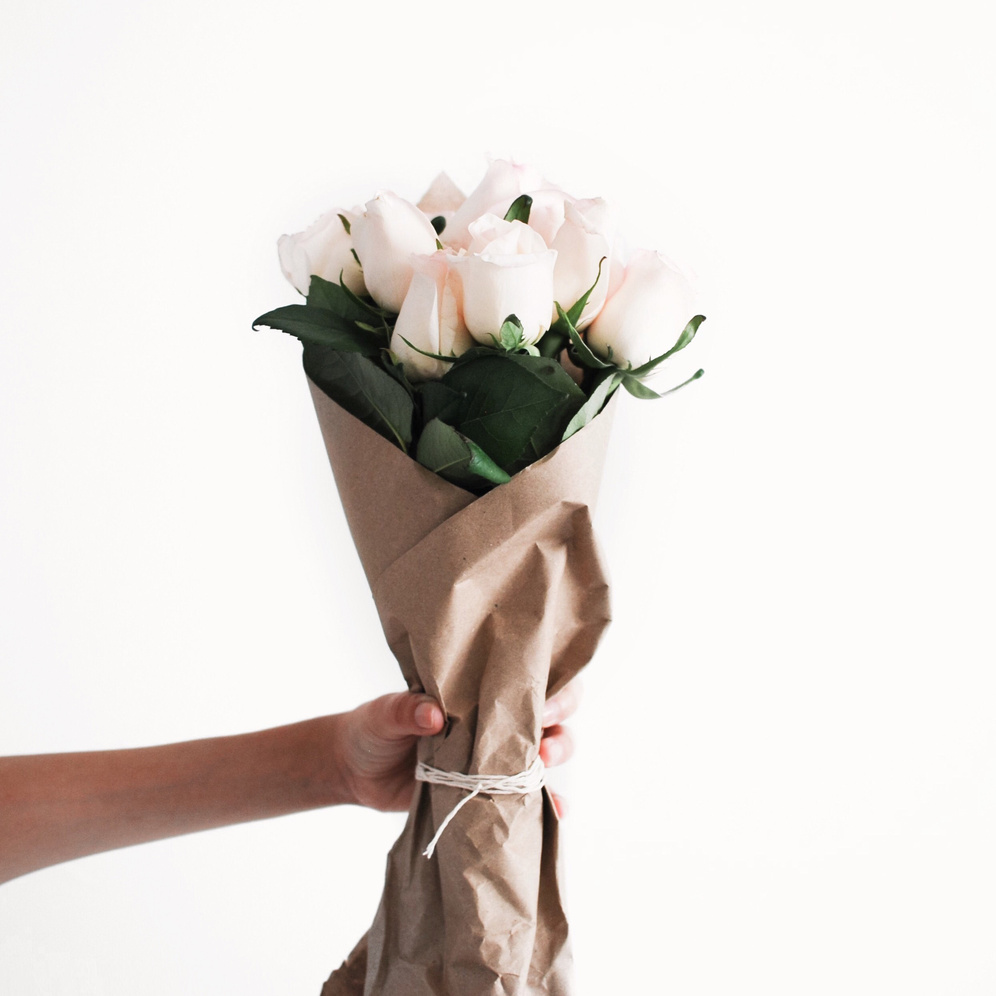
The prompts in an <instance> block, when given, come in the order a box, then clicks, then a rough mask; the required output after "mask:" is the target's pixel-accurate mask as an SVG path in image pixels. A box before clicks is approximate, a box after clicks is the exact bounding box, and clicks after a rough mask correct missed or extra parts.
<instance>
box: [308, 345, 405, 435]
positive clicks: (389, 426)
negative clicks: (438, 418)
mask: <svg viewBox="0 0 996 996" xmlns="http://www.w3.org/2000/svg"><path fill="white" fill-rule="evenodd" d="M304 369H305V371H306V372H307V374H308V376H309V377H310V378H311V379H312V380H313V381H314V382H315V384H317V385H318V387H320V388H321V389H322V390H323V391H324V392H325V393H326V394H327V395H328V396H329V397H330V398H331V399H332V400H333V401H335V402H337V403H338V404H340V405H342V407H343V408H345V409H346V411H348V412H349V413H350V414H352V415H355V416H356V417H357V418H358V419H359V420H360V421H361V422H364V423H365V424H366V425H368V426H370V428H371V429H373V430H374V431H375V432H379V433H380V434H381V435H382V436H383V437H384V438H385V439H389V440H390V441H391V442H392V443H397V445H398V446H400V447H401V449H402V450H404V451H405V452H406V453H407V452H408V446H409V444H410V443H411V441H412V412H413V411H414V408H415V402H414V401H413V400H412V398H411V396H410V395H409V394H408V392H407V391H406V390H405V389H404V387H402V386H401V384H399V383H398V381H397V380H395V378H394V377H392V376H391V375H390V374H388V373H385V372H384V370H382V369H381V368H380V367H379V366H378V365H377V364H376V363H374V362H373V361H372V360H369V359H367V357H365V356H360V355H359V354H358V353H343V352H339V351H338V350H334V349H326V348H323V347H315V346H308V347H306V348H305V350H304Z"/></svg>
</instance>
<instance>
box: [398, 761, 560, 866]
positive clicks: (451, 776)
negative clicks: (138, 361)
mask: <svg viewBox="0 0 996 996" xmlns="http://www.w3.org/2000/svg"><path fill="white" fill-rule="evenodd" d="M415 778H416V780H417V781H420V782H429V783H430V784H432V785H449V786H450V787H451V788H459V789H465V790H466V791H468V792H470V795H467V796H464V797H463V798H462V799H461V800H460V801H459V802H458V803H457V804H456V805H455V806H454V807H453V808H452V809H451V810H450V813H449V815H448V816H447V817H446V819H445V820H443V822H442V823H441V824H440V827H439V829H438V830H437V831H436V836H435V837H433V838H432V840H430V841H429V846H428V847H427V848H426V849H425V850H424V851H423V852H422V853H423V854H424V855H425V856H426V857H427V858H431V857H432V852H433V851H435V849H436V844H437V843H438V842H439V838H440V837H442V835H443V831H444V830H445V829H446V828H447V827H448V826H449V825H450V820H452V819H453V817H454V816H456V814H457V813H459V812H460V810H461V809H463V807H464V806H466V805H467V803H468V802H470V800H471V799H473V798H474V797H475V796H478V795H482V794H483V795H529V794H530V793H531V792H538V791H539V790H540V789H541V788H542V787H543V783H544V780H545V778H546V768H545V766H544V764H543V762H542V761H541V760H540V759H539V757H537V758H536V760H535V761H533V763H532V764H530V765H529V767H528V768H526V770H525V771H520V772H519V773H518V774H517V775H463V774H460V772H458V771H442V770H440V769H439V768H434V767H432V765H430V764H425V763H424V762H422V761H419V763H418V767H416V768H415Z"/></svg>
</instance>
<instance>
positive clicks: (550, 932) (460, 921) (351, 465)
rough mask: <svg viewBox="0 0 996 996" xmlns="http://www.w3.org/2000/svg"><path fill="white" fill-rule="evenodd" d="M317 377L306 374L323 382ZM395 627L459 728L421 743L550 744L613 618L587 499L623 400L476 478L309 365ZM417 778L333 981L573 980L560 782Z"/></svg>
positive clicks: (360, 543)
mask: <svg viewBox="0 0 996 996" xmlns="http://www.w3.org/2000/svg"><path fill="white" fill-rule="evenodd" d="M309 383H310V382H309ZM311 392H312V397H313V399H314V403H315V410H316V412H317V414H318V419H319V423H320V425H321V429H322V436H323V437H324V440H325V445H326V448H327V450H328V454H329V460H330V462H331V464H332V470H333V473H334V474H335V479H336V484H337V486H338V489H339V494H340V497H341V499H342V504H343V507H344V509H345V512H346V517H347V520H348V522H349V527H350V531H351V532H352V535H353V539H354V542H355V543H356V548H357V551H358V552H359V555H360V559H361V561H362V563H363V569H364V571H365V572H366V576H367V580H368V581H369V583H370V589H371V591H372V593H373V597H374V601H375V603H376V606H377V610H378V612H379V614H380V619H381V623H382V625H383V628H384V634H385V636H386V638H387V642H388V644H389V646H390V648H391V650H392V652H393V653H394V655H395V657H397V659H398V662H399V664H400V665H401V670H402V673H403V675H404V678H405V681H406V682H407V683H408V687H409V688H411V689H413V690H424V691H426V692H428V693H429V694H430V695H433V696H434V697H435V698H436V699H438V700H439V702H440V704H441V705H442V707H443V711H444V714H445V716H446V719H447V723H446V727H445V729H444V731H443V732H442V733H441V734H439V735H438V736H436V737H431V738H426V739H423V740H422V741H420V744H419V759H420V760H422V761H424V762H425V763H427V764H429V765H432V766H433V767H435V768H440V769H443V770H445V771H457V772H462V773H467V774H493V775H512V774H516V773H518V772H521V771H524V770H526V769H527V768H528V767H529V765H530V764H531V763H532V762H533V761H534V760H535V758H536V756H537V754H538V751H539V743H540V738H541V734H542V715H543V706H544V703H545V701H546V699H547V698H549V697H550V696H551V695H553V694H555V693H556V692H557V691H558V690H559V689H561V688H563V686H564V685H566V684H567V683H568V682H569V681H570V680H571V678H573V677H574V676H575V675H576V674H577V673H578V671H580V670H581V668H582V667H583V666H584V665H585V664H586V663H587V662H588V661H589V660H590V659H591V656H592V654H593V653H594V651H595V647H596V645H597V643H598V640H599V637H600V636H601V634H602V631H603V630H604V629H605V627H606V625H607V624H608V622H609V600H608V584H607V581H606V577H605V573H604V571H603V568H602V565H601V562H600V558H599V554H598V550H597V547H596V543H595V537H594V534H593V532H592V525H591V511H592V509H593V507H594V503H595V500H596V498H597V494H598V487H599V483H600V480H601V472H602V462H603V456H604V452H605V446H606V442H607V439H608V434H609V429H610V422H611V406H610V411H607V412H603V413H602V414H601V415H599V416H598V417H597V418H595V419H594V420H593V421H592V422H591V423H589V424H588V425H587V426H586V427H585V428H584V429H582V430H581V431H580V432H578V433H576V434H575V435H574V436H572V437H571V438H570V439H569V440H568V441H567V442H566V443H563V444H561V445H560V446H559V447H558V448H557V449H556V450H554V452H553V453H551V454H549V455H548V456H546V457H544V458H543V459H541V460H539V461H538V462H536V463H535V464H533V465H531V466H529V467H527V468H526V469H525V470H523V471H520V472H519V473H518V474H516V475H515V476H514V477H513V478H512V480H511V481H510V482H508V483H507V484H503V485H501V486H500V487H497V488H495V489H494V490H492V491H490V492H488V493H487V494H485V495H484V496H482V497H476V496H475V495H473V494H471V493H470V492H468V491H465V490H463V489H462V488H459V487H456V486H455V485H452V484H450V483H448V482H447V481H444V480H443V479H442V478H441V477H439V476H437V475H436V474H433V473H431V472H430V471H428V470H427V469H425V468H424V467H422V466H421V465H420V464H418V463H416V462H415V461H414V460H413V459H411V458H410V457H408V456H406V455H405V454H404V453H403V452H402V451H401V450H400V449H398V448H397V447H395V446H394V445H393V444H392V443H390V442H388V441H387V440H386V439H384V438H383V437H381V436H380V435H378V434H377V433H376V432H374V431H373V430H372V429H370V428H368V427H367V426H366V425H364V424H363V423H362V422H360V421H358V420H357V419H355V418H354V417H353V416H352V415H350V414H348V413H347V412H346V411H344V410H343V409H342V408H340V407H339V406H338V405H337V404H336V403H335V402H333V401H332V400H331V399H329V398H328V397H327V396H326V395H325V394H324V393H323V392H322V391H321V390H319V389H318V388H317V387H316V386H315V385H314V384H311ZM466 794H467V793H466V792H465V791H462V790H460V789H458V788H453V787H450V786H441V785H434V784H433V785H430V784H426V783H424V782H419V783H417V784H416V787H415V794H414V798H413V799H412V805H411V809H410V812H409V816H408V822H407V824H406V826H405V828H404V830H403V832H402V834H401V836H400V837H399V838H398V840H397V842H396V843H395V845H394V847H393V848H392V849H391V852H390V854H389V856H388V860H387V873H386V878H385V883H384V892H383V897H382V899H381V902H380V907H379V909H378V911H377V914H376V917H375V919H374V922H373V925H372V926H371V927H370V930H369V931H368V932H367V934H366V936H365V937H364V938H363V939H362V940H361V941H360V943H359V944H358V945H357V946H356V948H355V949H354V950H353V952H352V953H351V954H350V955H349V957H348V958H347V960H346V961H345V962H344V963H343V965H342V967H341V968H339V969H337V970H336V971H335V972H333V973H332V975H331V976H330V977H329V979H328V981H327V982H326V983H325V986H324V988H323V989H322V996H361V994H365V996H374V994H376V996H485V994H488V996H492V994H493V996H499V994H501V996H513V994H514V996H539V994H551V996H554V994H556V996H566V994H569V993H570V991H571V953H570V945H569V940H568V935H569V931H568V924H567V917H566V915H565V913H564V906H563V900H562V896H561V870H560V867H559V859H558V819H557V815H556V811H555V809H554V806H553V802H552V800H551V798H550V794H549V791H548V790H547V789H545V788H544V789H543V790H542V791H541V792H534V793H531V794H529V795H523V796H504V795H496V796H487V795H479V796H477V797H476V798H474V799H472V800H471V801H470V802H469V803H467V805H465V806H464V807H463V808H462V809H461V810H460V812H459V813H458V814H457V815H456V817H455V819H454V820H453V821H452V822H451V823H450V825H449V826H448V827H447V828H446V830H445V831H444V832H443V835H442V837H441V838H440V840H439V843H438V845H437V847H436V851H435V853H434V855H433V857H432V858H426V857H424V856H423V853H422V852H423V850H424V849H425V848H426V846H427V845H428V843H429V841H430V840H431V839H432V837H433V835H434V834H435V832H436V829H437V828H438V827H439V826H440V824H441V823H442V821H443V820H445V819H446V817H447V815H448V814H449V813H450V812H451V810H452V809H453V807H454V806H455V805H456V804H457V803H458V802H459V801H460V800H461V799H462V798H464V797H465V796H466Z"/></svg>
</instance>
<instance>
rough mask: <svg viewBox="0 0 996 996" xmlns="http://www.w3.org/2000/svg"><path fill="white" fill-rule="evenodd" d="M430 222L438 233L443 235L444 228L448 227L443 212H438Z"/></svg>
mask: <svg viewBox="0 0 996 996" xmlns="http://www.w3.org/2000/svg"><path fill="white" fill-rule="evenodd" d="M429 224H430V225H432V227H433V228H434V229H435V231H436V234H437V235H442V234H443V229H444V228H445V227H446V219H445V218H444V217H443V216H442V215H441V214H437V215H436V217H435V218H433V219H432V221H430V222H429Z"/></svg>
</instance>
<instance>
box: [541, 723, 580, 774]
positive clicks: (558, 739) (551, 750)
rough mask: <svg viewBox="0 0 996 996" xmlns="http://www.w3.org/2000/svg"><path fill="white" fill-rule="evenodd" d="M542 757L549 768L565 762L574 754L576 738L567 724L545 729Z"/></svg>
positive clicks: (542, 741)
mask: <svg viewBox="0 0 996 996" xmlns="http://www.w3.org/2000/svg"><path fill="white" fill-rule="evenodd" d="M539 752H540V758H541V759H542V761H543V763H544V764H545V765H546V766H547V767H548V768H555V767H556V766H557V765H558V764H565V763H566V762H567V761H569V760H570V759H571V757H572V755H573V754H574V738H573V737H572V736H571V731H570V730H569V729H567V727H566V726H551V727H548V728H547V729H546V730H544V731H543V739H542V740H541V741H540V751H539Z"/></svg>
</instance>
